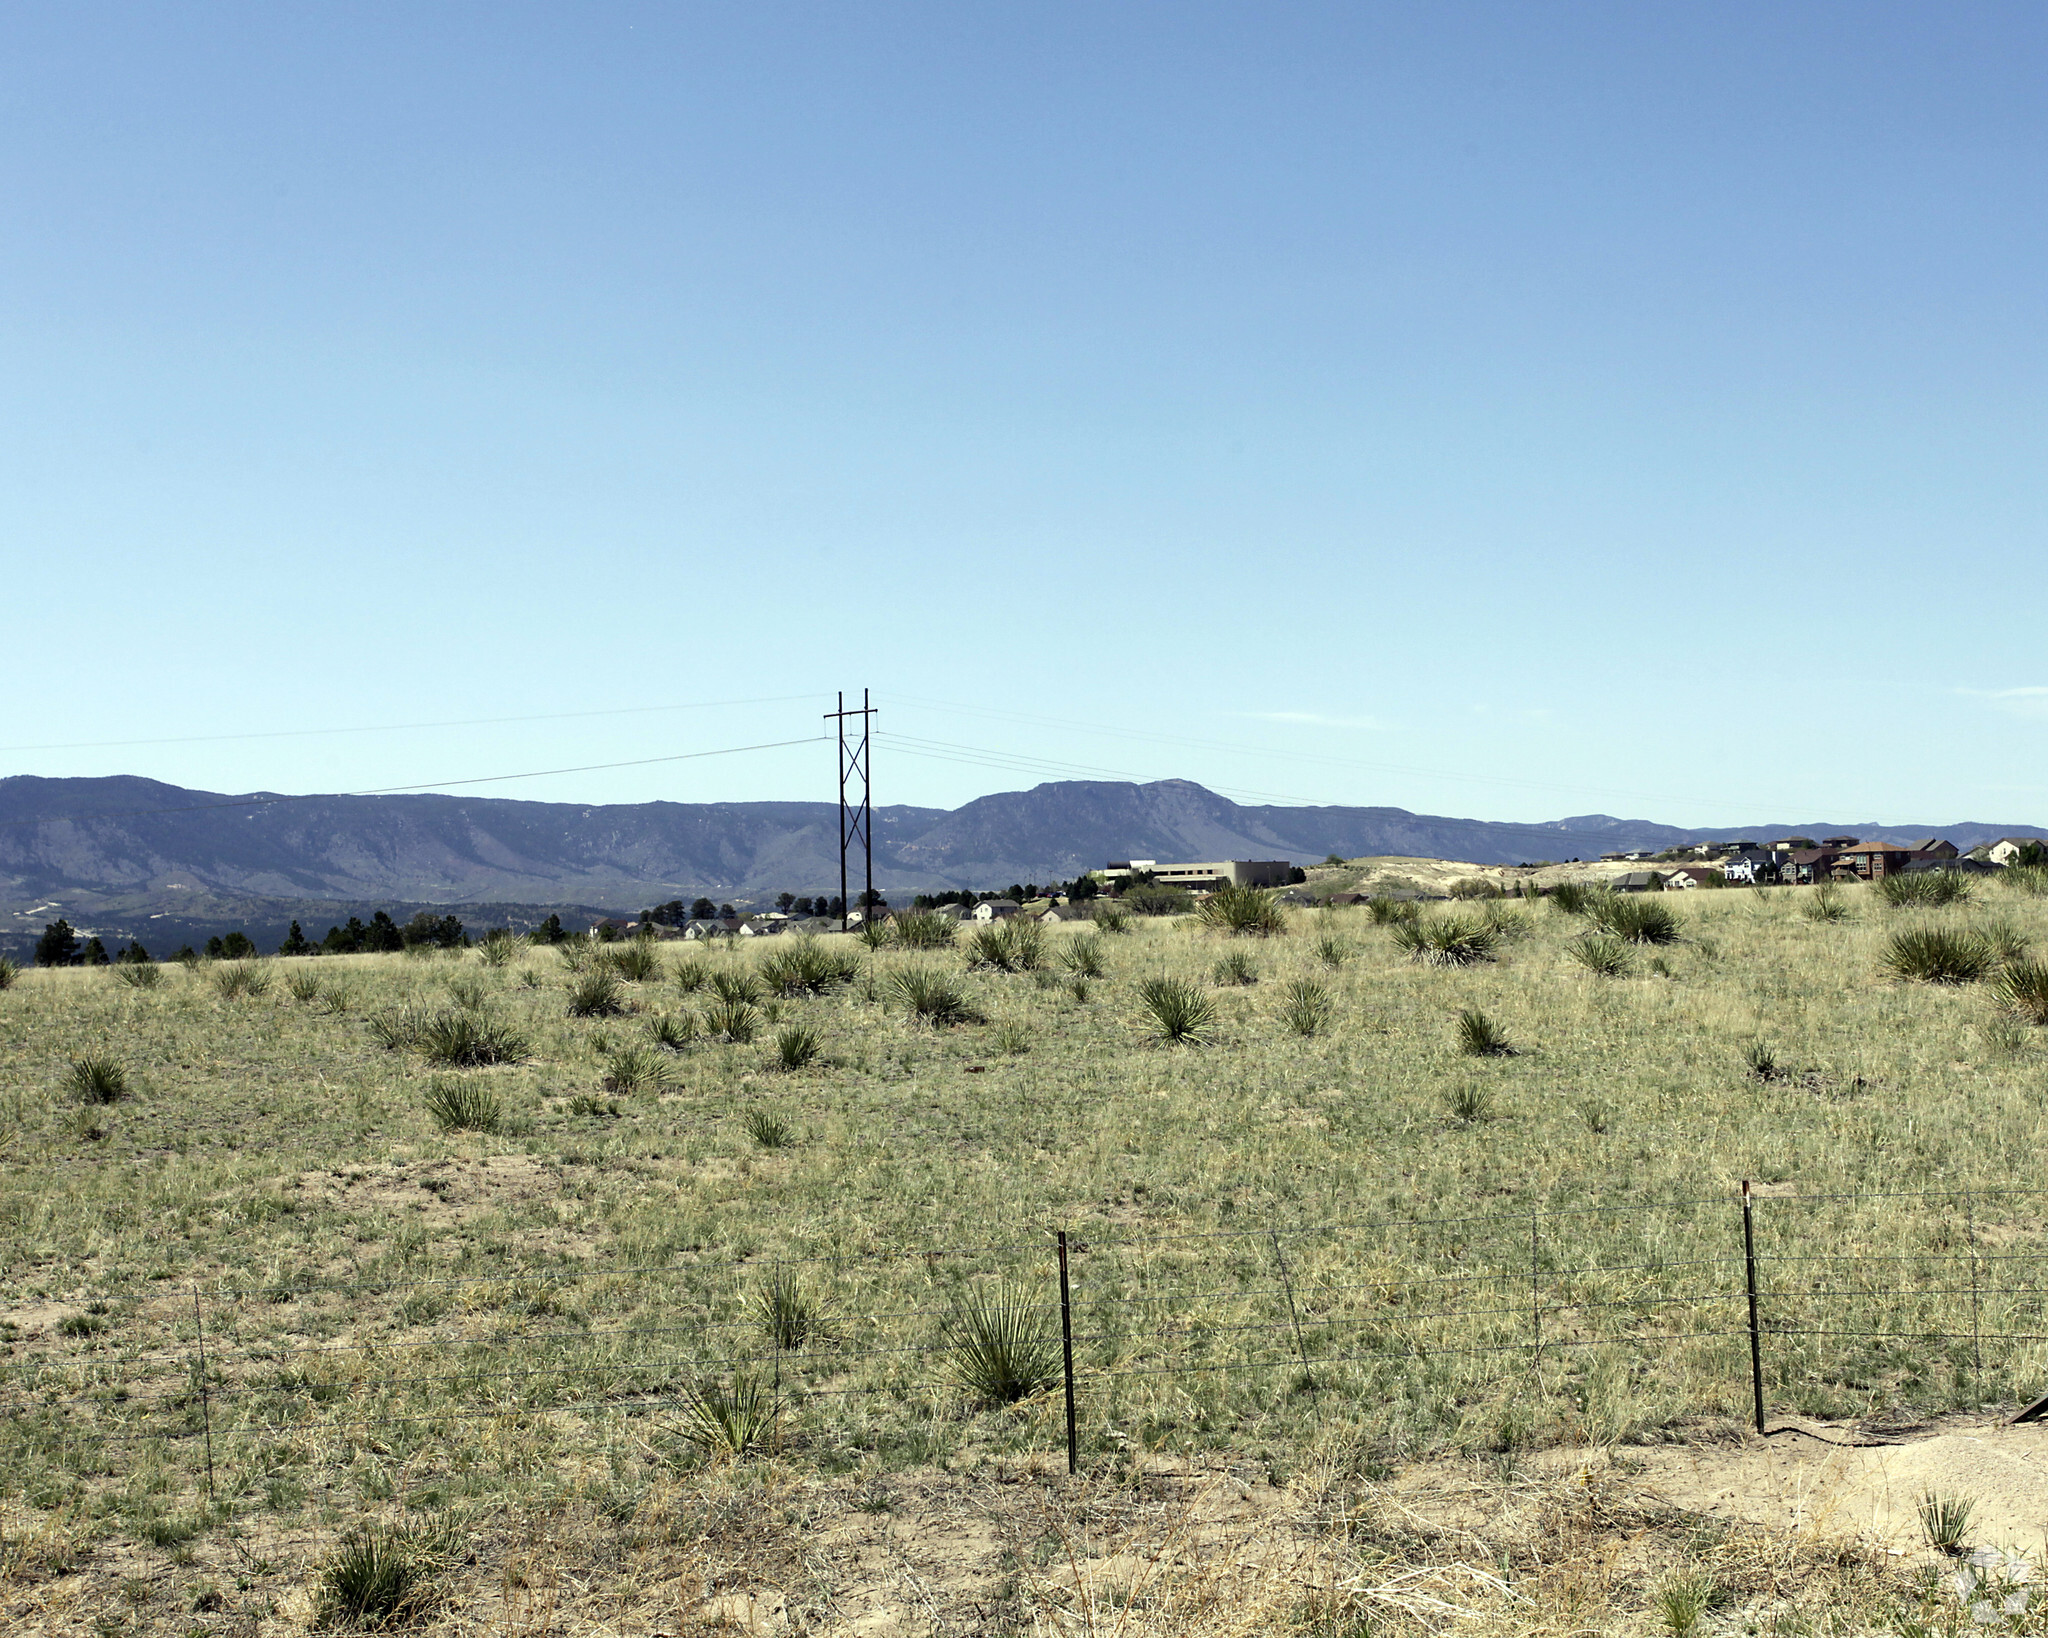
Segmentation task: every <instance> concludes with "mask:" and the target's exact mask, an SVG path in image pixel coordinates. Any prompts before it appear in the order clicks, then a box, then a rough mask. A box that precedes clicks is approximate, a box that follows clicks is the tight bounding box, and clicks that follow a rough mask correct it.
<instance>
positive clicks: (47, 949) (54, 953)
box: [36, 916, 78, 967]
mask: <svg viewBox="0 0 2048 1638" xmlns="http://www.w3.org/2000/svg"><path fill="white" fill-rule="evenodd" d="M77 960H78V935H77V934H76V933H74V932H73V931H72V930H71V923H70V922H68V921H66V920H65V919H64V918H63V917H62V916H59V917H58V918H57V919H56V920H55V921H53V922H51V923H50V925H49V926H47V927H45V928H44V929H43V936H42V937H41V938H39V939H37V940H36V965H37V966H38V967H69V966H71V965H72V964H73V963H74V962H76V961H77Z"/></svg>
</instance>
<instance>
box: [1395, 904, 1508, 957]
mask: <svg viewBox="0 0 2048 1638" xmlns="http://www.w3.org/2000/svg"><path fill="white" fill-rule="evenodd" d="M1394 943H1395V945H1396V946H1398V947H1399V948H1400V949H1403V950H1405V951H1407V952H1408V958H1409V959H1410V960H1411V961H1422V962H1426V963H1428V964H1429V965H1430V966H1432V967H1470V966H1472V965H1474V964H1475V963H1477V962H1481V961H1491V960H1493V959H1494V957H1495V956H1496V955H1497V954H1498V953H1499V951H1500V934H1499V933H1498V932H1496V931H1495V930H1494V929H1493V928H1491V927H1489V926H1487V925H1486V923H1485V922H1483V921H1482V922H1477V923H1474V922H1468V921H1465V920H1462V919H1461V918H1459V917H1457V916H1440V917H1436V918H1433V919H1431V920H1428V921H1412V922H1406V923H1403V924H1400V925H1397V926H1396V927H1395V928H1394Z"/></svg>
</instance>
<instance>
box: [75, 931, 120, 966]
mask: <svg viewBox="0 0 2048 1638" xmlns="http://www.w3.org/2000/svg"><path fill="white" fill-rule="evenodd" d="M78 960H79V963H80V965H82V966H86V967H106V966H111V965H112V963H113V957H112V956H110V955H108V954H107V947H106V946H105V945H104V944H102V943H101V942H100V936H99V934H97V933H95V934H93V936H92V937H91V938H89V939H87V940H86V941H85V948H84V949H82V950H80V951H79V952H78Z"/></svg>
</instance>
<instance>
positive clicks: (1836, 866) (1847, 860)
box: [1829, 842, 1913, 882]
mask: <svg viewBox="0 0 2048 1638" xmlns="http://www.w3.org/2000/svg"><path fill="white" fill-rule="evenodd" d="M1912 857H1913V850H1912V849H1911V848H1909V847H1901V846H1899V844H1898V843H1897V842H1851V843H1850V844H1849V845H1848V846H1846V847H1843V848H1840V849H1838V850H1837V851H1836V854H1835V858H1834V861H1833V863H1832V864H1831V866H1830V867H1829V873H1830V874H1831V875H1834V876H1838V877H1842V878H1844V879H1847V878H1849V877H1855V878H1856V879H1858V880H1860V881H1866V882H1874V881H1880V880H1882V879H1883V878H1884V877H1886V876H1896V875H1897V874H1898V873H1899V872H1900V871H1901V870H1903V869H1904V868H1905V867H1906V865H1907V863H1908V862H1909V861H1910V860H1911V859H1912Z"/></svg>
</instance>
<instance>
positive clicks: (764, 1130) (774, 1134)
mask: <svg viewBox="0 0 2048 1638" xmlns="http://www.w3.org/2000/svg"><path fill="white" fill-rule="evenodd" d="M746 1125H747V1136H748V1137H750V1138H752V1139H753V1140H754V1141H755V1142H756V1143H757V1144H759V1145H760V1146H761V1147H762V1148H764V1149H786V1148H788V1147H789V1146H790V1144H791V1143H792V1142H794V1141H795V1139H796V1133H795V1131H794V1130H792V1129H791V1127H790V1124H789V1122H788V1121H786V1120H784V1119H783V1118H782V1117H781V1116H780V1115H778V1114H776V1113H775V1111H774V1110H772V1109H762V1108H758V1107H756V1108H753V1109H749V1110H748V1111H747V1114H746Z"/></svg>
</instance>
